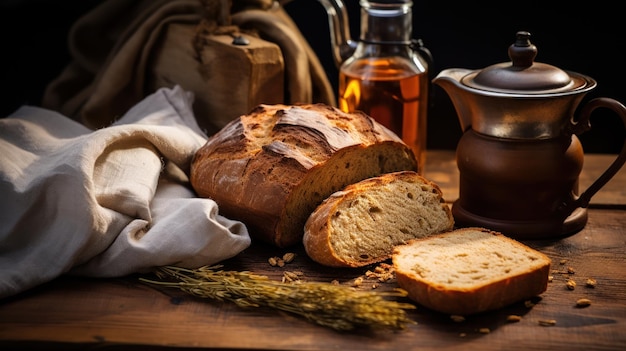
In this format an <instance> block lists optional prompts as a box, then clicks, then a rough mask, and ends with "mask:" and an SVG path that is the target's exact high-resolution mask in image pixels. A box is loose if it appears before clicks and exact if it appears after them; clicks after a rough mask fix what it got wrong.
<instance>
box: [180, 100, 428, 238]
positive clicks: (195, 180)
mask: <svg viewBox="0 0 626 351" xmlns="http://www.w3.org/2000/svg"><path fill="white" fill-rule="evenodd" d="M401 170H417V161H416V159H415V156H414V154H413V152H412V151H411V149H410V148H409V147H408V146H407V145H406V144H404V143H403V142H402V140H401V139H400V138H399V137H398V136H397V135H395V134H393V133H392V132H391V131H389V130H388V129H386V128H385V127H383V126H382V125H380V124H378V123H377V122H376V121H374V119H372V118H371V117H369V116H367V115H365V114H364V113H344V112H342V111H340V110H339V109H337V108H334V107H331V106H328V105H324V104H305V105H260V106H258V107H256V108H255V109H254V110H253V111H251V112H250V113H249V114H246V115H243V116H241V117H240V118H238V119H236V120H233V121H232V122H231V123H229V124H228V125H226V126H225V127H224V128H223V129H222V130H220V131H219V132H218V133H217V134H215V135H213V136H211V137H210V138H209V140H208V141H207V143H206V144H205V145H204V146H203V147H202V148H200V149H199V150H198V151H197V152H196V155H195V157H194V159H193V162H192V165H191V184H192V186H193V188H194V189H195V190H196V192H197V193H198V195H199V196H201V197H208V198H211V199H213V200H215V201H216V202H217V204H218V205H219V208H220V213H222V214H223V215H225V216H227V217H230V218H233V219H238V220H241V221H242V222H244V223H245V224H246V225H247V226H248V227H249V229H250V235H251V236H252V238H253V239H259V240H263V241H266V242H269V243H272V244H274V245H276V246H279V247H287V246H291V245H295V244H301V243H302V236H303V232H304V223H305V222H306V220H307V218H308V217H309V215H310V214H311V212H313V210H314V209H315V207H317V205H319V204H320V203H321V202H322V201H323V200H324V199H325V198H327V197H328V196H329V195H330V194H332V193H333V192H335V191H338V190H341V189H343V188H344V187H345V186H346V185H348V184H352V183H355V182H358V181H360V180H362V179H365V178H369V177H374V176H377V175H380V174H383V173H389V172H395V171H401Z"/></svg>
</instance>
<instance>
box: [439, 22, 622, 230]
mask: <svg viewBox="0 0 626 351" xmlns="http://www.w3.org/2000/svg"><path fill="white" fill-rule="evenodd" d="M508 53H509V57H510V59H511V62H505V63H500V64H495V65H492V66H489V67H487V68H485V69H482V70H468V69H459V68H451V69H445V70H443V71H441V72H440V73H439V74H438V75H437V76H436V77H435V79H433V83H434V84H437V85H439V86H440V87H442V88H443V89H444V90H445V91H446V93H447V94H448V96H449V97H450V99H451V101H452V103H453V105H454V108H455V110H456V113H457V115H458V118H459V121H460V124H461V128H462V129H463V135H462V136H461V139H460V140H459V143H458V145H457V150H456V161H457V166H458V168H459V176H460V183H459V198H458V200H456V201H455V202H454V204H453V206H452V212H453V215H454V217H455V221H456V223H457V225H458V226H482V227H486V228H489V229H493V230H498V231H501V232H503V233H505V234H506V235H508V236H511V237H514V238H517V239H546V238H556V237H562V236H567V235H570V234H572V233H575V232H577V231H579V230H580V229H582V228H583V227H584V226H585V224H586V223H587V211H586V208H587V206H588V204H589V201H590V199H591V197H592V196H593V195H594V194H595V193H596V192H597V191H598V190H599V189H600V188H602V187H603V186H604V185H605V184H606V183H607V182H608V181H609V180H610V179H611V178H612V177H613V176H614V175H615V174H616V173H617V171H618V170H619V169H620V168H621V167H622V166H623V165H624V162H625V161H626V145H624V146H623V147H622V150H621V152H620V154H619V155H618V156H617V158H616V159H615V161H614V162H613V163H612V164H611V165H610V166H609V167H608V169H606V171H605V172H604V173H603V174H602V175H601V176H600V177H599V178H598V179H596V180H595V182H594V183H592V185H590V186H589V187H588V188H587V189H586V190H584V191H583V192H582V193H580V192H579V189H578V177H579V174H580V172H581V170H582V166H583V160H584V153H583V148H582V145H581V143H580V141H579V139H578V137H577V135H580V134H582V133H584V132H586V131H587V130H589V129H590V128H591V125H590V122H589V118H590V116H591V114H592V112H593V111H594V110H596V109H598V108H607V109H610V110H612V111H614V112H615V113H616V114H617V115H618V116H619V117H620V118H621V119H622V121H623V123H624V126H625V127H626V108H625V107H624V105H623V104H621V103H620V102H618V101H616V100H613V99H610V98H605V97H599V98H595V99H592V100H590V101H589V102H587V103H585V104H584V105H581V101H582V99H583V97H584V96H585V95H586V94H587V93H588V92H589V91H591V90H592V89H594V88H595V86H596V81H595V80H594V79H593V78H590V77H588V76H585V75H582V74H579V73H575V72H569V71H565V70H561V69H559V68H557V67H554V66H551V65H548V64H545V63H540V62H534V59H535V57H536V55H537V48H536V46H535V45H533V44H532V43H531V42H530V33H528V32H524V31H520V32H518V33H517V35H516V40H515V42H514V44H512V45H511V46H510V47H509V51H508ZM579 105H581V106H579ZM579 107H580V109H579Z"/></svg>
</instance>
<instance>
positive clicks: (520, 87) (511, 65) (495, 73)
mask: <svg viewBox="0 0 626 351" xmlns="http://www.w3.org/2000/svg"><path fill="white" fill-rule="evenodd" d="M508 53H509V57H510V59H511V62H508V63H499V64H495V65H492V66H489V67H487V68H485V69H483V70H482V71H480V72H478V73H477V74H476V75H474V76H473V78H472V77H466V78H467V79H464V82H465V84H467V85H469V86H472V87H475V88H479V89H484V90H490V91H500V92H507V93H517V92H519V93H525V94H526V93H545V92H556V91H563V90H569V89H571V88H572V85H573V84H574V83H573V81H572V77H570V75H569V74H568V73H567V72H565V71H563V70H561V69H559V68H557V67H555V66H552V65H548V64H545V63H540V62H534V60H535V57H536V56H537V47H536V46H535V45H533V44H532V43H531V42H530V33H529V32H526V31H519V32H517V34H516V37H515V42H514V43H513V44H512V45H511V46H509V50H508Z"/></svg>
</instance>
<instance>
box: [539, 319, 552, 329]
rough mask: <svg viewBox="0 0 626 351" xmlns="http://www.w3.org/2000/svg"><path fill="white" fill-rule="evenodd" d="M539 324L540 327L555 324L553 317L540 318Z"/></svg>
mask: <svg viewBox="0 0 626 351" xmlns="http://www.w3.org/2000/svg"><path fill="white" fill-rule="evenodd" d="M539 325H540V326H542V327H551V326H553V325H556V320H555V319H540V320H539Z"/></svg>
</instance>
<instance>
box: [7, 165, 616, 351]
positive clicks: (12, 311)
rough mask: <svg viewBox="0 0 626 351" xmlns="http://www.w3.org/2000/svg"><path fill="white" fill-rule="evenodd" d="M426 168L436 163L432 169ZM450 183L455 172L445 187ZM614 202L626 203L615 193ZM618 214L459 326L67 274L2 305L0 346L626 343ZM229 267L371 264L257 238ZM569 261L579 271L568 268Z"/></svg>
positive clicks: (554, 248) (275, 271)
mask: <svg viewBox="0 0 626 351" xmlns="http://www.w3.org/2000/svg"><path fill="white" fill-rule="evenodd" d="M451 159H452V158H451V157H450V155H449V154H448V155H447V156H446V157H443V158H439V162H441V164H442V165H443V164H446V163H447V164H448V166H450V160H451ZM592 162H593V161H592ZM592 162H590V163H592ZM442 169H443V168H442ZM431 171H432V172H434V171H436V168H435V167H434V166H433V167H432V168H431ZM428 172H429V171H428V170H427V173H428ZM433 174H435V175H436V173H433ZM437 176H438V177H444V176H445V174H443V173H442V174H441V175H437ZM453 178H454V175H452V176H450V179H452V180H451V181H450V184H452V182H453V181H454V180H453ZM625 178H626V176H624V174H623V173H621V174H620V176H619V179H618V180H617V181H616V183H617V184H623V183H622V182H623V181H624V179H625ZM450 189H453V185H450ZM453 190H454V189H453ZM444 191H445V190H444ZM618 201H621V202H620V204H621V205H623V204H626V202H625V201H624V200H623V199H621V200H619V197H618ZM624 211H625V209H624V208H623V207H619V206H618V207H615V208H613V207H600V208H591V209H590V210H589V222H588V224H587V226H586V227H585V228H584V229H583V230H582V231H580V232H579V233H577V234H574V235H572V236H570V237H567V238H563V239H560V240H546V241H531V242H527V244H528V245H530V246H532V247H534V248H536V249H538V250H540V251H542V252H544V253H546V254H547V255H548V256H549V257H550V258H551V259H552V261H553V267H552V268H553V269H554V270H556V272H554V273H553V277H554V279H553V281H552V282H551V283H550V284H549V286H548V290H547V291H546V292H545V293H543V294H541V296H539V297H538V298H537V299H534V300H533V302H535V303H536V304H535V305H534V306H531V307H529V306H526V305H525V303H524V302H519V303H516V304H513V305H511V306H508V307H505V308H503V309H500V310H497V311H492V312H487V313H483V314H480V315H475V316H468V317H467V318H466V320H465V321H464V322H461V323H458V322H454V321H452V320H451V319H450V316H448V315H445V314H441V313H437V312H433V311H430V310H428V309H425V308H423V307H421V306H416V307H417V308H416V310H413V311H410V312H409V316H410V317H411V318H412V319H413V320H415V321H416V322H417V324H415V325H411V326H409V327H408V328H407V329H405V330H403V331H399V332H388V331H379V332H372V331H367V330H362V331H357V332H351V333H339V332H335V331H333V330H330V329H328V328H325V327H321V326H317V325H315V324H313V323H310V322H308V321H305V320H303V319H302V318H299V317H295V316H293V315H289V314H286V313H281V312H276V311H273V310H269V309H264V308H258V309H247V310H246V309H242V308H239V307H237V306H235V305H234V304H232V303H228V302H219V301H211V300H202V299H196V298H193V297H191V296H188V295H186V294H184V293H181V292H179V291H177V290H162V289H156V288H154V287H152V286H148V285H145V284H143V283H140V282H139V281H138V278H139V275H135V276H130V277H126V278H123V279H85V278H77V277H62V278H59V279H57V280H55V281H53V282H50V283H48V284H45V285H43V286H40V287H38V288H36V289H33V290H32V291H29V292H27V293H24V294H21V295H19V296H16V297H13V298H9V299H4V300H1V301H0V349H20V348H22V349H26V348H28V349H37V348H39V349H42V350H43V349H46V350H50V349H58V350H61V349H63V350H72V349H87V348H95V347H99V348H103V347H109V348H112V349H115V348H121V347H122V346H125V347H130V348H131V349H133V350H143V349H146V350H154V349H155V348H157V349H158V348H160V347H168V348H169V350H172V349H173V348H198V349H226V348H228V349H276V350H286V349H290V350H320V349H324V350H352V349H360V350H390V349H397V350H400V349H402V350H411V349H419V350H429V349H445V348H449V349H451V348H457V347H461V348H462V349H464V350H470V351H471V350H486V351H490V350H502V349H510V348H514V349H520V350H522V349H523V350H546V349H550V350H590V349H594V350H618V349H626V333H624V330H626V267H625V264H626V262H625V261H624V258H625V257H626V244H625V243H626V241H625V240H626V239H625V238H626V215H625V212H624ZM287 251H294V252H295V253H296V254H297V256H296V259H295V260H294V261H293V262H292V263H289V264H287V265H286V266H285V267H282V268H281V267H273V266H271V265H269V263H268V262H267V259H268V258H269V257H271V256H282V255H283V254H284V253H285V252H287ZM561 262H562V263H561ZM224 265H225V269H233V270H250V271H253V272H254V273H257V274H262V275H267V276H268V277H270V279H275V280H280V279H281V277H282V274H283V272H284V271H285V270H301V271H303V272H304V273H305V275H304V277H305V279H307V280H311V281H325V282H330V281H331V280H333V279H337V280H338V281H339V282H340V283H341V284H345V285H350V284H351V281H352V280H353V279H355V278H357V277H359V276H363V275H364V274H365V272H366V271H367V270H368V269H372V268H373V267H364V268H358V269H335V268H327V267H322V266H320V265H317V264H315V263H313V262H312V261H311V260H310V259H309V258H308V257H307V256H306V254H305V253H304V252H303V249H302V248H301V247H296V248H294V249H293V250H285V249H278V248H275V247H271V246H267V245H264V244H259V243H255V244H253V246H251V247H250V248H249V249H247V250H245V251H244V252H243V253H242V254H241V255H238V256H237V257H235V258H233V259H230V260H227V261H225V262H224ZM568 267H571V268H572V269H573V270H574V273H569V274H565V273H563V272H566V271H567V268H568ZM567 277H570V278H572V279H575V281H576V282H577V286H576V288H575V289H574V290H569V289H568V288H567V287H566V286H565V279H566V278H567ZM590 277H591V278H594V279H596V281H597V286H596V287H595V288H589V287H586V286H585V281H586V279H587V278H590ZM365 281H366V283H365V284H363V285H362V286H361V289H371V287H372V284H374V283H375V281H373V280H368V279H366V280H365ZM394 287H395V282H394V281H389V282H387V283H380V287H378V289H380V290H382V291H384V290H388V289H393V288H394ZM579 298H588V299H590V300H591V301H592V304H591V306H589V307H586V308H577V307H576V306H575V303H576V300H577V299H579ZM510 314H515V315H520V316H521V317H522V319H521V321H520V322H517V323H510V322H507V320H506V317H507V316H508V315H510ZM540 320H555V321H556V324H555V325H554V326H549V327H544V326H540V325H539V321H540ZM481 328H488V330H489V333H488V334H485V333H481V332H480V329H481ZM50 343H53V344H50Z"/></svg>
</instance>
